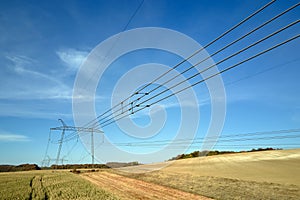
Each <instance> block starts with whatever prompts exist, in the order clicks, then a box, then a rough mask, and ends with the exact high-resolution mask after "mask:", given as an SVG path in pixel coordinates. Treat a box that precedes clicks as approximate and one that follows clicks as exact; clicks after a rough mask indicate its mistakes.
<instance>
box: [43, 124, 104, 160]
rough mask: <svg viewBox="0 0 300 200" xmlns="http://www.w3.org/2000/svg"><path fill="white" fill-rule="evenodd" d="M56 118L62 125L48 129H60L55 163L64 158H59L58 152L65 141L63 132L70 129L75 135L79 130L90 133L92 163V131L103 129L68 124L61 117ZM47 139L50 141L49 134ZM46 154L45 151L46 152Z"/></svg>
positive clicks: (98, 131)
mask: <svg viewBox="0 0 300 200" xmlns="http://www.w3.org/2000/svg"><path fill="white" fill-rule="evenodd" d="M58 120H59V121H60V122H61V123H62V126H59V127H54V128H50V131H53V130H61V131H62V132H61V137H60V140H58V144H59V146H58V151H57V156H56V160H55V163H56V164H58V163H59V161H60V160H61V161H63V160H64V159H60V153H61V149H62V144H63V143H64V142H65V141H64V136H65V132H66V131H72V132H75V133H76V135H79V134H80V133H81V132H83V133H90V134H91V156H92V164H94V160H95V154H94V133H103V131H101V130H99V129H95V128H85V127H74V126H68V125H67V124H66V123H65V122H64V121H63V120H62V119H58ZM49 141H50V136H49ZM48 144H49V142H48ZM46 154H47V152H46Z"/></svg>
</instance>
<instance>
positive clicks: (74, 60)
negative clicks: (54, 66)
mask: <svg viewBox="0 0 300 200" xmlns="http://www.w3.org/2000/svg"><path fill="white" fill-rule="evenodd" d="M88 53H89V52H87V51H79V50H76V49H64V50H59V51H57V52H56V54H57V55H58V57H59V58H60V60H61V61H62V62H63V63H64V64H66V65H67V66H68V67H69V69H72V70H77V69H78V68H79V67H80V65H81V64H82V63H83V62H84V60H85V59H86V57H87V55H88Z"/></svg>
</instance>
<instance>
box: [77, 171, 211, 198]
mask: <svg viewBox="0 0 300 200" xmlns="http://www.w3.org/2000/svg"><path fill="white" fill-rule="evenodd" d="M81 176H82V177H83V178H85V179H87V180H89V181H91V182H92V183H94V184H96V185H98V186H100V188H102V189H104V190H106V191H108V192H111V193H113V194H114V195H116V196H118V197H119V198H121V199H128V200H134V199H143V200H144V199H166V200H172V199H174V200H176V199H183V200H185V199H198V200H208V199H209V198H206V197H201V196H199V195H195V194H191V193H187V192H183V191H181V190H176V189H172V188H169V187H165V186H160V185H157V184H154V183H149V182H145V181H142V180H137V179H132V178H128V177H124V176H120V175H117V174H112V173H109V172H105V171H102V172H97V173H84V174H83V175H81Z"/></svg>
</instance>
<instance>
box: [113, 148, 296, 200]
mask: <svg viewBox="0 0 300 200" xmlns="http://www.w3.org/2000/svg"><path fill="white" fill-rule="evenodd" d="M168 164H169V165H167V166H166V167H165V168H162V166H164V165H165V163H158V164H151V165H144V166H135V167H126V168H122V169H120V170H117V171H115V173H118V174H122V175H125V176H128V177H133V178H137V179H140V180H144V181H148V182H152V183H156V184H160V185H164V186H169V187H172V188H176V189H180V190H183V191H186V192H191V193H195V194H199V195H204V196H207V197H211V198H215V199H280V200H281V199H299V196H300V149H296V150H280V151H265V152H252V153H240V154H228V155H220V156H210V157H200V158H191V159H184V160H178V161H173V162H170V163H168ZM155 169H160V170H157V171H153V170H155ZM146 172H148V173H146Z"/></svg>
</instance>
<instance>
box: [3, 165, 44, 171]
mask: <svg viewBox="0 0 300 200" xmlns="http://www.w3.org/2000/svg"><path fill="white" fill-rule="evenodd" d="M40 169H41V168H40V167H39V166H38V165H36V164H22V165H17V166H15V165H0V172H16V171H30V170H40Z"/></svg>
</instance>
